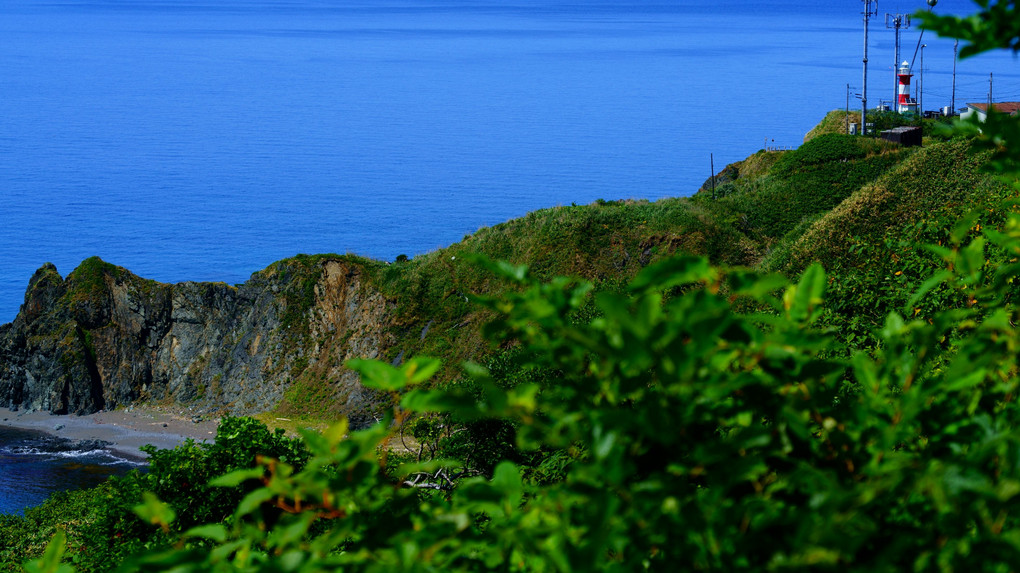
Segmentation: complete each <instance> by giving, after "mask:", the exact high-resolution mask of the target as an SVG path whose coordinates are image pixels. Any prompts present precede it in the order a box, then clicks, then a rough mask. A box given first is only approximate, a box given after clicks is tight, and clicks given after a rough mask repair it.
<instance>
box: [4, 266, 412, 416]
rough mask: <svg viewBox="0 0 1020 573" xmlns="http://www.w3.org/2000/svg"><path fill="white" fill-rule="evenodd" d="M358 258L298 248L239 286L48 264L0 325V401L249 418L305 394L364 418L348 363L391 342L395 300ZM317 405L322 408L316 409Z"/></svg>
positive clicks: (363, 398)
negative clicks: (182, 409) (149, 406)
mask: <svg viewBox="0 0 1020 573" xmlns="http://www.w3.org/2000/svg"><path fill="white" fill-rule="evenodd" d="M369 283H370V281H367V280H365V267H364V263H362V262H360V261H358V260H356V259H355V258H353V257H343V256H336V255H323V256H316V257H303V256H299V257H297V258H295V259H288V260H285V261H280V262H278V263H274V264H273V265H271V266H270V267H269V268H267V269H265V270H263V271H260V272H258V273H255V274H254V275H252V277H251V279H250V280H249V281H247V282H246V283H244V284H242V285H240V286H237V287H234V286H230V285H226V284H223V283H195V282H184V283H179V284H162V283H157V282H155V281H151V280H146V279H142V278H140V277H138V276H136V275H134V274H132V273H131V272H129V271H127V270H126V269H123V268H121V267H116V266H114V265H111V264H108V263H105V262H103V261H101V260H100V259H98V258H92V259H88V260H86V261H84V262H83V263H82V264H81V266H79V267H78V268H77V269H75V270H74V271H73V272H72V273H70V274H69V275H68V276H67V278H66V279H64V278H61V276H60V274H59V273H58V272H57V269H56V268H55V267H54V266H53V265H52V264H49V263H47V264H46V265H44V266H43V267H42V268H40V269H39V270H38V271H36V273H35V275H34V276H33V277H32V279H31V280H30V282H29V286H28V289H27V291H26V294H25V302H24V304H23V305H22V307H21V311H20V312H19V314H18V316H17V318H16V319H15V320H14V322H12V323H10V324H6V325H3V326H0V404H2V405H5V406H8V407H21V408H30V409H41V410H47V411H50V412H54V413H78V414H85V413H90V412H95V411H98V410H100V409H104V408H107V409H109V408H113V407H116V406H119V405H125V404H130V403H133V402H137V401H161V402H164V403H177V404H186V405H188V406H190V407H191V408H192V409H193V410H197V411H200V412H216V413H230V414H250V413H254V412H259V411H267V410H273V409H279V408H280V407H281V405H283V406H286V405H287V404H290V405H291V406H290V407H291V409H292V410H293V409H295V408H297V409H299V408H300V405H301V404H302V403H303V401H307V399H309V397H307V396H303V395H302V394H304V393H314V394H315V396H314V397H311V398H312V399H316V400H323V399H325V400H329V401H330V404H331V411H335V412H336V413H337V414H344V415H348V416H349V417H351V418H352V421H354V422H358V421H362V422H366V421H368V420H370V419H371V417H372V413H373V409H374V408H376V407H377V406H378V404H380V403H382V399H381V397H380V396H377V395H376V394H374V393H373V392H371V391H367V390H366V389H365V388H363V387H362V386H361V385H360V383H359V381H358V377H357V375H356V374H355V373H353V372H351V371H348V370H346V369H344V368H343V362H344V361H345V360H347V359H349V358H354V357H366V358H377V357H380V356H381V355H382V354H383V353H384V351H385V350H386V349H387V348H388V347H389V346H391V345H392V343H393V340H392V335H391V334H389V329H388V325H389V321H390V320H391V318H390V317H391V314H392V310H393V306H392V303H390V302H389V301H387V299H386V297H384V296H383V295H382V293H380V292H379V291H378V290H376V289H374V288H373V287H372V286H371V285H370V284H369ZM320 411H321V409H320Z"/></svg>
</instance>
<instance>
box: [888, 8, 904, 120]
mask: <svg viewBox="0 0 1020 573" xmlns="http://www.w3.org/2000/svg"><path fill="white" fill-rule="evenodd" d="M885 27H886V28H893V29H895V30H896V50H895V54H894V56H893V68H892V69H893V100H894V101H897V100H899V89H900V72H899V68H900V29H904V30H905V29H907V28H909V27H910V14H889V13H888V12H887V13H886V15H885Z"/></svg>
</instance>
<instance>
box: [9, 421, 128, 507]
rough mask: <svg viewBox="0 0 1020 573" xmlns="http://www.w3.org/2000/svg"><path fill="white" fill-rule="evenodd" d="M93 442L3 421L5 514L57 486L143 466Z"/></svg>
mask: <svg viewBox="0 0 1020 573" xmlns="http://www.w3.org/2000/svg"><path fill="white" fill-rule="evenodd" d="M142 467H144V464H143V463H141V462H139V461H137V460H129V459H125V458H123V457H119V456H117V455H115V454H113V453H111V452H110V451H109V450H108V449H106V448H104V447H103V445H102V444H99V443H94V442H71V441H68V440H64V439H60V438H54V437H50V436H47V435H46V434H43V433H40V432H33V431H29V430H17V429H14V428H9V427H6V426H3V425H2V424H0V514H11V513H21V512H22V511H23V510H24V509H25V508H26V507H32V506H35V505H39V504H40V503H42V502H43V501H45V500H46V498H47V497H49V495H50V494H51V493H53V492H55V491H61V490H66V489H76V488H83V487H92V486H95V485H98V484H99V483H100V482H102V481H103V480H105V479H107V478H108V477H110V476H112V475H121V474H124V473H126V472H128V471H129V470H131V469H136V468H142Z"/></svg>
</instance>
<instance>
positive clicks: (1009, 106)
mask: <svg viewBox="0 0 1020 573" xmlns="http://www.w3.org/2000/svg"><path fill="white" fill-rule="evenodd" d="M967 107H972V108H974V109H976V110H978V111H980V112H982V113H987V112H988V104H987V103H969V104H967ZM992 109H994V110H995V111H997V112H999V113H1008V114H1010V115H1016V114H1017V113H1018V112H1020V101H1000V102H995V103H993V104H992Z"/></svg>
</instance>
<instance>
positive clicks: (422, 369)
mask: <svg viewBox="0 0 1020 573" xmlns="http://www.w3.org/2000/svg"><path fill="white" fill-rule="evenodd" d="M442 366H443V362H442V361H441V360H437V359H435V358H427V357H424V356H416V357H415V358H412V359H411V360H409V361H408V362H407V364H405V365H404V366H403V370H404V372H405V373H406V375H407V382H408V384H421V383H422V382H424V381H426V380H428V379H429V378H431V377H432V376H433V375H434V374H435V373H436V372H438V371H439V369H440V368H441V367H442Z"/></svg>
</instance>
